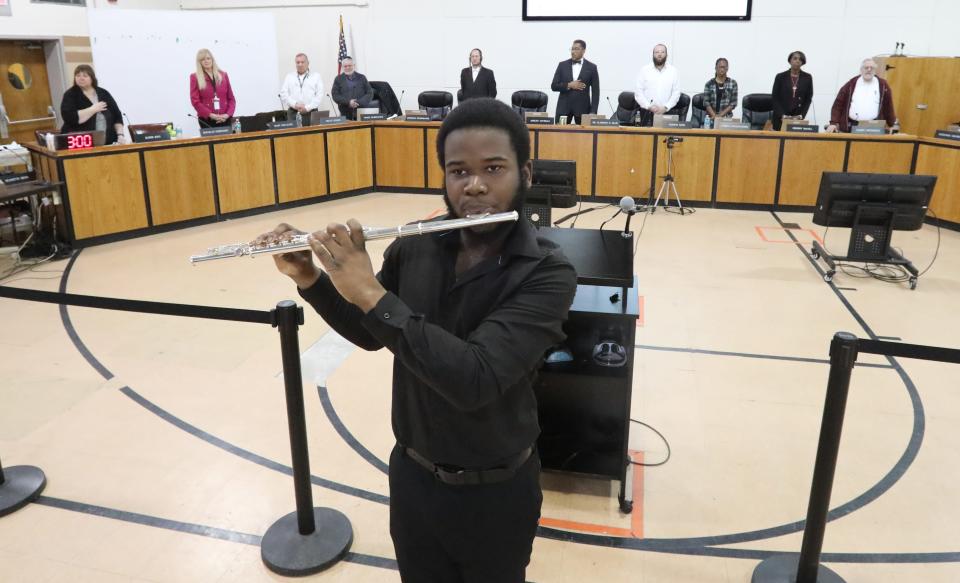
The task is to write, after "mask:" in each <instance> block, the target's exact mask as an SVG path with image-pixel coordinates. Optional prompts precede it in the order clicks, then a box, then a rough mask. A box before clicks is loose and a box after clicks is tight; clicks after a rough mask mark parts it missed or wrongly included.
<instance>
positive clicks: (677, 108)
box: [664, 93, 690, 121]
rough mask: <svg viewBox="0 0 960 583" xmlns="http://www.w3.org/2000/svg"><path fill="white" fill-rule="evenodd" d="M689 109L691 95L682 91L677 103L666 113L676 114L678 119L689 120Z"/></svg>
mask: <svg viewBox="0 0 960 583" xmlns="http://www.w3.org/2000/svg"><path fill="white" fill-rule="evenodd" d="M688 109H690V96H689V95H687V94H686V93H681V94H680V99H678V100H677V104H676V105H674V106H673V107H671V108H670V109H668V110H667V113H665V114H664V115H675V116H677V120H678V121H687V110H688Z"/></svg>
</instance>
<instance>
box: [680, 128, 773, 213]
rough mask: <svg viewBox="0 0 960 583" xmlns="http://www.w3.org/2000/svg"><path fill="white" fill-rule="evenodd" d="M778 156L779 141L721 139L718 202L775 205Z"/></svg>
mask: <svg viewBox="0 0 960 583" xmlns="http://www.w3.org/2000/svg"><path fill="white" fill-rule="evenodd" d="M779 157H780V140H769V139H767V140H765V139H757V138H728V137H724V138H723V139H721V140H720V165H719V166H720V167H719V171H718V174H717V202H739V203H754V204H773V196H774V192H775V190H776V187H777V160H778V159H779ZM681 196H682V193H681Z"/></svg>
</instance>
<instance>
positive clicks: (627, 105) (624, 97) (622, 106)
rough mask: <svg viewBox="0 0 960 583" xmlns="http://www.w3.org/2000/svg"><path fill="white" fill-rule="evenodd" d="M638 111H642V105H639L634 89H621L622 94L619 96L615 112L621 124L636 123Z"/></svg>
mask: <svg viewBox="0 0 960 583" xmlns="http://www.w3.org/2000/svg"><path fill="white" fill-rule="evenodd" d="M638 111H640V106H639V105H637V100H636V96H635V95H634V93H633V91H621V92H620V96H619V97H617V111H616V112H614V115H615V116H616V117H617V121H619V122H620V125H622V126H627V125H630V126H632V125H636V120H637V112H638Z"/></svg>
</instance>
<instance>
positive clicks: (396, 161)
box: [374, 127, 425, 188]
mask: <svg viewBox="0 0 960 583" xmlns="http://www.w3.org/2000/svg"><path fill="white" fill-rule="evenodd" d="M423 133H424V130H423V128H421V127H396V128H383V127H378V128H374V139H375V140H376V146H377V187H378V188H383V187H391V186H399V187H406V188H423V187H424V184H425V180H424V176H423Z"/></svg>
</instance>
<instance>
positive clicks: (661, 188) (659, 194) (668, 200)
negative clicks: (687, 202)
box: [650, 180, 670, 213]
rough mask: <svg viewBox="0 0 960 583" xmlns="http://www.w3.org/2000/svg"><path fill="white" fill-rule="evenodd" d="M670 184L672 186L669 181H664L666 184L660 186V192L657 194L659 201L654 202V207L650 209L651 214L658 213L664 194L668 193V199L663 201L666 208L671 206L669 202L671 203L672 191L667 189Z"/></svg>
mask: <svg viewBox="0 0 960 583" xmlns="http://www.w3.org/2000/svg"><path fill="white" fill-rule="evenodd" d="M668 184H670V181H669V180H667V181H664V183H663V184H662V185H661V186H660V190H659V191H658V192H657V199H656V200H655V201H653V206H652V207H650V212H651V213H653V212H656V210H657V205H659V204H660V197H662V196H663V194H664V192H666V194H667V198H665V199H664V201H663V203H664V206H666V205H668V204H669V202H670V190H668V187H667V185H668Z"/></svg>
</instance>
